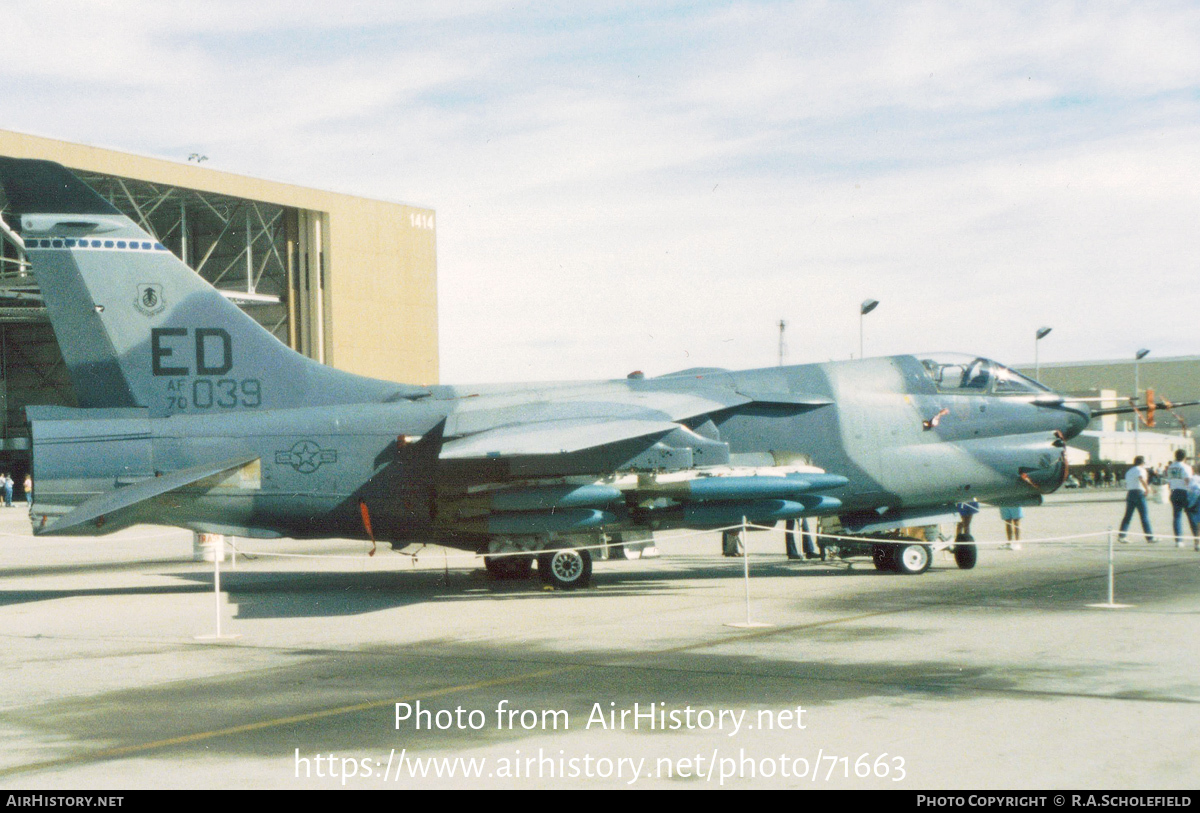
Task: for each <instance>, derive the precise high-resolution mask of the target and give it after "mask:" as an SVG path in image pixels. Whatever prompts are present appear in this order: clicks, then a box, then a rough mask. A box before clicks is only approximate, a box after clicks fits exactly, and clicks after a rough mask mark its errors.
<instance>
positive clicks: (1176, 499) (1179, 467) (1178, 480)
mask: <svg viewBox="0 0 1200 813" xmlns="http://www.w3.org/2000/svg"><path fill="white" fill-rule="evenodd" d="M1186 459H1187V453H1186V452H1184V451H1183V449H1176V450H1175V461H1174V462H1173V463H1172V464H1171V465H1169V466H1167V487H1168V488H1170V489H1171V521H1172V525H1173V527H1174V530H1175V547H1177V548H1182V547H1183V515H1184V513H1186V512H1187V504H1188V483H1189V482H1190V481H1191V479H1192V474H1193V472H1192V467H1191V466H1189V465H1188V464H1187V463H1186V462H1184V461H1185V460H1186Z"/></svg>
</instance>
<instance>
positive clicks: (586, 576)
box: [538, 548, 592, 590]
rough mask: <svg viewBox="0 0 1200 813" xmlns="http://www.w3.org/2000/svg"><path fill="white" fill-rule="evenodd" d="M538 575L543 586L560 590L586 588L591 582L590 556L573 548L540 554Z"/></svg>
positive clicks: (589, 553) (586, 552) (588, 552)
mask: <svg viewBox="0 0 1200 813" xmlns="http://www.w3.org/2000/svg"><path fill="white" fill-rule="evenodd" d="M538 575H540V576H541V577H542V581H543V582H544V583H545V584H548V585H550V586H552V587H556V588H558V589H560V590H574V589H576V588H580V587H587V586H588V584H589V583H590V582H591V580H592V554H591V552H590V551H586V550H577V549H575V548H563V549H562V550H554V551H548V552H546V553H543V554H540V555H539V556H538Z"/></svg>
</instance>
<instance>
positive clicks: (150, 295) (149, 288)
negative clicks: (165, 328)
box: [133, 282, 167, 316]
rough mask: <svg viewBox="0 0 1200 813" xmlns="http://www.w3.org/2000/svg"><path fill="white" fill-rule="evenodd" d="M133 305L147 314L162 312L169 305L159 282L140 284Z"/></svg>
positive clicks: (153, 314)
mask: <svg viewBox="0 0 1200 813" xmlns="http://www.w3.org/2000/svg"><path fill="white" fill-rule="evenodd" d="M133 306H134V307H135V308H137V309H138V310H139V311H141V312H142V313H144V314H145V315H146V316H155V315H157V314H160V313H162V312H163V310H164V309H165V308H166V307H167V300H166V299H165V298H164V297H163V289H162V286H161V285H159V284H158V283H157V282H143V283H142V284H141V285H139V286H138V289H137V299H135V300H133Z"/></svg>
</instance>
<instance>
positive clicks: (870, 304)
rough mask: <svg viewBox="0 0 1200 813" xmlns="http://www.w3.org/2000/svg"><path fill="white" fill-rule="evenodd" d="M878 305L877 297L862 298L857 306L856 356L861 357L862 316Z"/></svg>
mask: <svg viewBox="0 0 1200 813" xmlns="http://www.w3.org/2000/svg"><path fill="white" fill-rule="evenodd" d="M878 307H879V300H878V299H864V300H863V301H862V305H860V306H859V308H858V357H859V358H862V357H863V317H865V316H866V315H867V314H868V313H870V312H871V311H873V310H875V309H876V308H878Z"/></svg>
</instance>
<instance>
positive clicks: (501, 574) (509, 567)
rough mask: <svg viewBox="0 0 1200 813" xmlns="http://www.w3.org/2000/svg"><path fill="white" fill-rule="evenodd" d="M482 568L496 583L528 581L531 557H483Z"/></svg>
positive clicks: (531, 566) (531, 567) (531, 565)
mask: <svg viewBox="0 0 1200 813" xmlns="http://www.w3.org/2000/svg"><path fill="white" fill-rule="evenodd" d="M483 566H484V567H486V568H487V572H488V574H489V575H490V576H491V577H492V578H493V579H495V580H496V581H517V580H519V579H528V578H529V574H530V573H532V572H533V557H532V556H485V557H483Z"/></svg>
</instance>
